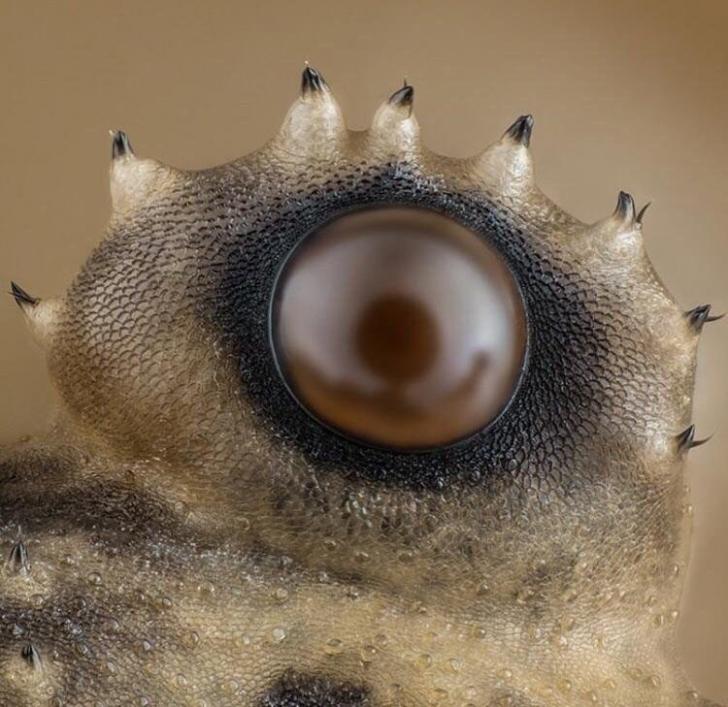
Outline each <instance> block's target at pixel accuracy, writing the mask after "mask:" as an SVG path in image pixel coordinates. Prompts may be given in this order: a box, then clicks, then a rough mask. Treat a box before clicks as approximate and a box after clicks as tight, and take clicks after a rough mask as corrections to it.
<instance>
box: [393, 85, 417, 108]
mask: <svg viewBox="0 0 728 707" xmlns="http://www.w3.org/2000/svg"><path fill="white" fill-rule="evenodd" d="M414 101H415V89H414V86H410V85H409V84H408V83H407V82H406V81H405V82H404V86H402V88H398V89H397V90H396V91H395V92H394V93H393V94H392V95H391V96H390V97H389V99H388V100H387V102H388V103H389V105H391V106H397V107H402V108H409V109H410V111H411V110H412V104H413V103H414Z"/></svg>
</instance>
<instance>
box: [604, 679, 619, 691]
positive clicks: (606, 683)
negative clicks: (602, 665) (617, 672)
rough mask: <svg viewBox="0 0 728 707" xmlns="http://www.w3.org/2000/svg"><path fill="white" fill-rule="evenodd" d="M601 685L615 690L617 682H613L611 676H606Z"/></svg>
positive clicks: (606, 688)
mask: <svg viewBox="0 0 728 707" xmlns="http://www.w3.org/2000/svg"><path fill="white" fill-rule="evenodd" d="M602 686H603V687H604V689H605V690H616V689H617V683H616V682H614V680H612V679H611V678H607V679H606V680H605V681H604V682H603V683H602Z"/></svg>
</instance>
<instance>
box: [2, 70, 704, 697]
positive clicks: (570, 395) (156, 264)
mask: <svg viewBox="0 0 728 707" xmlns="http://www.w3.org/2000/svg"><path fill="white" fill-rule="evenodd" d="M412 99H413V89H412V87H410V86H407V85H405V86H404V87H403V88H401V89H400V90H398V91H397V92H395V93H394V94H393V95H392V97H391V98H390V99H389V100H387V101H386V102H385V103H384V104H383V105H382V106H381V107H380V108H379V110H378V111H377V112H376V115H375V116H374V120H373V123H372V126H371V127H370V129H369V130H367V131H363V132H354V131H350V130H347V129H346V127H345V124H344V120H343V117H342V113H341V110H340V108H339V106H338V104H337V103H336V101H335V100H334V98H333V96H332V94H331V92H330V90H329V88H328V86H327V85H326V83H325V82H324V81H323V79H322V77H321V75H320V74H318V73H317V72H316V71H314V70H313V69H311V68H308V67H307V68H306V70H305V71H304V75H303V88H302V91H301V95H300V97H299V98H298V100H297V101H296V102H295V103H294V105H293V106H292V108H291V109H290V111H289V113H288V115H287V116H286V119H285V122H284V124H283V127H282V128H281V130H280V132H279V133H278V134H277V135H276V136H275V137H274V138H273V139H272V140H271V141H270V142H269V143H268V144H267V145H265V146H264V147H263V148H262V149H261V150H259V151H257V152H255V153H253V154H250V155H247V156H245V157H243V158H241V159H239V160H236V161H234V162H231V163H229V164H225V165H222V166H220V167H216V168H214V169H207V170H201V171H183V170H178V169H173V168H171V167H168V166H165V165H163V164H160V163H158V162H156V161H154V160H150V159H142V158H140V157H137V156H136V155H135V154H134V152H133V151H132V149H131V146H130V144H129V141H128V139H127V137H126V135H125V134H124V133H122V132H116V133H115V134H114V135H113V160H112V164H111V193H112V197H113V213H112V216H111V220H110V224H109V228H108V233H107V235H106V237H105V239H104V240H103V242H102V243H101V245H100V246H99V247H98V248H97V250H96V251H95V252H94V253H93V254H92V255H91V257H90V258H89V260H88V262H87V263H86V265H85V266H84V268H83V270H82V271H81V273H80V274H79V275H78V277H77V278H76V280H75V282H74V283H73V284H72V285H71V287H70V289H69V290H68V292H67V293H66V294H65V295H64V296H62V297H60V298H59V299H37V298H35V297H31V296H30V295H28V294H27V293H25V292H24V291H23V290H22V289H20V288H19V287H18V286H14V287H13V292H14V294H15V298H16V300H17V302H18V304H19V305H20V307H21V309H22V311H23V313H24V314H25V316H26V317H27V320H28V323H29V324H30V327H31V329H32V330H33V333H34V334H35V336H36V337H37V339H38V340H39V341H40V343H41V344H42V346H43V347H44V348H45V349H46V350H47V355H48V361H49V366H50V371H51V374H52V378H53V381H54V383H55V385H56V387H57V389H58V391H59V393H60V398H61V401H62V406H61V409H60V410H59V412H58V415H57V418H56V422H55V424H54V426H53V428H52V430H50V431H49V433H48V434H47V435H46V436H45V437H43V438H42V439H30V440H25V441H22V442H19V443H18V444H17V445H14V446H13V447H11V448H7V449H5V450H4V451H3V452H2V457H1V458H0V541H1V542H2V547H3V552H4V553H5V557H6V561H5V563H4V565H3V566H2V567H1V568H0V702H2V704H4V705H18V706H20V705H41V704H56V705H74V706H75V705H129V704H138V705H187V704H189V705H208V706H212V705H256V706H259V705H266V706H268V707H273V706H277V707H284V706H287V707H292V706H295V705H299V706H303V705H322V706H331V705H350V706H355V705H371V706H372V707H374V706H379V705H382V706H383V705H429V704H440V705H477V706H482V705H514V706H519V707H537V706H549V707H551V706H563V705H580V704H596V705H624V706H630V707H632V706H635V705H649V706H654V705H670V706H673V705H690V704H702V705H705V704H707V702H706V701H704V700H702V699H701V698H700V697H699V696H698V695H697V694H696V693H695V692H693V691H692V690H691V687H690V684H689V683H688V681H687V679H686V677H685V675H684V674H683V672H682V670H681V668H680V667H679V664H678V661H677V657H676V652H675V624H676V618H677V615H678V603H679V599H680V592H681V587H682V584H683V579H684V576H685V571H686V562H687V539H688V527H689V523H690V518H689V516H690V506H689V503H688V496H687V489H686V485H685V478H684V475H683V464H684V461H685V457H686V453H687V451H688V450H689V449H690V448H691V447H692V446H695V445H696V444H698V443H699V441H698V440H696V439H694V428H693V427H692V425H691V397H692V391H693V377H694V370H695V356H696V348H697V345H698V339H699V334H700V332H701V329H702V327H703V324H704V323H705V322H707V321H710V320H711V319H713V317H712V316H711V315H710V310H709V308H708V307H707V306H704V307H698V308H695V309H692V310H690V311H689V312H687V313H685V312H684V311H683V310H682V309H681V308H680V307H679V306H678V305H677V304H676V303H675V302H674V301H673V299H672V298H671V296H670V295H669V294H668V292H667V291H666V289H665V287H664V286H663V285H662V283H661V282H660V280H659V279H658V277H657V275H656V274H655V272H654V271H653V269H652V266H651V265H650V262H649V260H648V258H647V255H646V253H645V248H644V244H643V238H642V223H641V222H642V218H641V217H642V213H639V214H638V213H637V212H636V210H635V205H634V202H633V199H632V197H631V196H629V195H628V194H625V193H621V194H620V195H619V199H618V204H617V207H616V210H615V211H614V213H613V214H612V215H611V216H609V217H607V218H605V219H604V220H603V221H600V222H598V223H595V224H591V225H587V224H584V223H581V222H579V221H578V220H577V219H575V218H573V217H572V216H569V215H568V214H566V213H565V212H564V211H562V210H561V209H560V208H559V207H557V206H556V205H555V204H553V203H552V202H551V201H550V200H549V199H548V198H546V197H545V196H544V195H543V194H542V193H541V192H540V191H539V189H538V188H537V186H536V184H535V182H534V179H533V167H532V162H531V156H530V153H529V140H530V136H531V130H532V126H533V121H532V119H531V117H530V116H524V117H521V118H519V119H518V120H517V121H516V122H515V123H514V124H513V126H511V128H509V129H508V131H507V132H506V133H505V135H504V136H503V137H502V138H501V139H500V140H499V141H498V142H496V143H495V144H494V145H492V146H491V147H489V148H488V149H486V150H485V151H484V152H482V153H481V154H479V155H476V156H475V157H472V158H469V159H464V160H462V159H453V158H449V157H444V156H441V155H437V154H433V153H432V152H430V151H429V150H427V149H426V148H425V147H424V146H423V145H422V143H421V141H420V138H419V130H418V126H417V122H416V120H415V117H414V115H413V112H412ZM367 205H370V206H381V205H386V206H389V205H402V206H408V207H416V208H422V209H428V210H435V211H437V212H440V213H442V214H445V215H447V216H449V217H451V218H453V219H455V220H457V221H458V222H459V223H461V224H463V225H464V226H466V227H467V228H468V229H470V230H471V231H473V232H474V233H476V234H478V236H479V237H480V238H482V239H483V240H484V241H485V242H487V243H488V244H489V245H490V246H491V247H493V248H494V249H496V250H497V251H498V252H499V253H500V255H501V256H502V258H503V259H504V260H505V262H506V263H507V264H508V267H509V268H510V270H511V272H512V273H513V276H514V278H515V280H516V281H517V283H518V286H519V288H520V292H521V293H522V297H523V301H524V306H525V310H526V312H527V315H528V337H529V340H528V363H527V367H526V369H525V371H524V373H523V378H522V380H521V382H520V385H519V387H518V390H517V392H516V393H515V394H514V397H513V399H512V400H511V401H510V404H509V405H508V407H507V409H506V410H505V411H504V412H503V414H502V415H500V416H499V417H498V419H497V420H496V421H495V422H494V423H493V424H492V425H489V426H488V427H487V428H485V429H483V430H482V431H481V432H479V433H477V434H475V435H473V436H471V437H469V438H468V439H466V440H464V441H462V442H461V443H460V444H457V445H454V446H448V447H446V448H442V449H433V450H427V451H421V452H414V453H413V452H402V451H393V450H387V449H384V448H377V447H372V446H367V445H362V444H360V443H357V442H356V441H354V440H351V439H348V438H347V437H346V436H343V435H340V434H337V433H336V432H334V431H332V430H331V429H329V428H328V427H326V426H324V425H321V424H319V423H318V422H317V420H316V419H315V418H314V417H312V416H311V415H309V414H307V413H306V411H305V410H303V409H302V408H301V406H300V405H299V404H298V403H297V401H296V400H294V399H293V398H292V397H291V395H290V394H289V392H288V390H287V389H286V386H285V385H284V384H283V382H282V381H281V377H280V374H279V371H278V370H277V368H276V365H275V361H274V357H273V356H272V355H271V350H270V347H271V345H270V331H269V329H270V322H269V317H270V311H269V310H270V300H271V293H272V290H273V287H274V285H275V280H276V276H277V273H278V272H279V270H280V268H281V265H282V263H283V262H284V260H285V258H286V257H287V255H288V254H289V253H290V252H291V250H292V249H293V247H294V246H295V245H296V244H297V243H298V242H299V241H300V240H301V239H302V238H303V237H304V236H305V235H306V234H307V233H309V232H311V231H312V230H314V229H316V228H317V227H318V226H319V225H321V224H323V223H327V222H330V221H331V220H332V219H333V218H335V217H336V216H337V215H339V214H343V213H347V212H348V211H349V210H351V209H353V208H362V207H364V206H367ZM322 287H325V283H322Z"/></svg>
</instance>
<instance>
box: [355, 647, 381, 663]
mask: <svg viewBox="0 0 728 707" xmlns="http://www.w3.org/2000/svg"><path fill="white" fill-rule="evenodd" d="M376 655H377V649H376V648H375V647H374V646H372V645H370V644H367V645H365V646H362V647H361V650H360V651H359V657H360V658H361V662H362V663H371V662H372V661H373V660H374V658H376Z"/></svg>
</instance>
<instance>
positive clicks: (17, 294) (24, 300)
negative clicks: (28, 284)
mask: <svg viewBox="0 0 728 707" xmlns="http://www.w3.org/2000/svg"><path fill="white" fill-rule="evenodd" d="M10 294H11V295H12V296H13V297H14V298H15V303H16V304H17V305H18V307H20V308H21V309H24V308H25V307H35V305H36V304H38V302H40V299H38V298H37V297H33V295H29V294H28V293H27V292H26V291H25V290H24V289H23V288H22V287H21V286H20V285H18V283H16V282H11V283H10Z"/></svg>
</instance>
